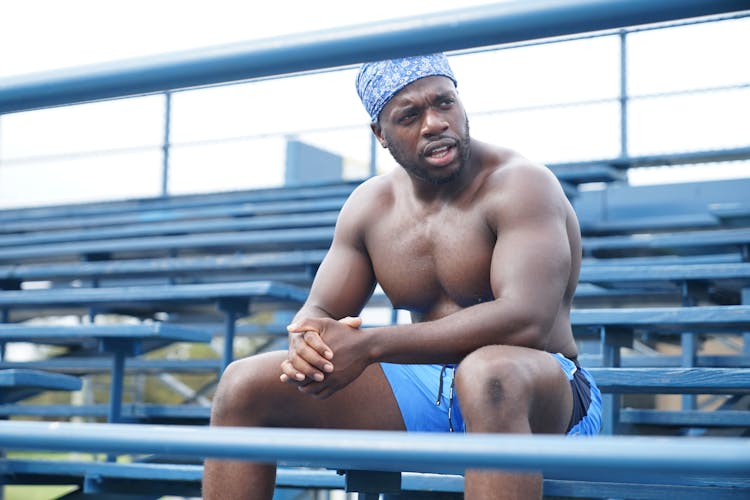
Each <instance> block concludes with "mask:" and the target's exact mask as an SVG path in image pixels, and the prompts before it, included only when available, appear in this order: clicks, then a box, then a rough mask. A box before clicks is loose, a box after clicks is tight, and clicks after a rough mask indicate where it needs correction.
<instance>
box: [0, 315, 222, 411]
mask: <svg viewBox="0 0 750 500" xmlns="http://www.w3.org/2000/svg"><path fill="white" fill-rule="evenodd" d="M90 341H95V342H96V343H97V344H98V348H99V351H100V352H102V353H105V354H106V355H110V356H111V358H112V360H111V362H110V366H109V368H110V369H111V374H112V379H111V382H110V394H109V407H108V411H107V420H108V421H109V422H118V421H120V417H121V410H122V394H123V384H124V379H125V359H126V358H127V357H131V356H135V355H138V354H140V353H141V352H143V350H144V349H143V348H142V346H143V344H146V343H156V344H157V345H159V346H162V345H166V344H168V343H172V342H210V341H211V334H210V333H209V332H204V331H200V330H196V329H188V328H184V327H178V326H174V325H167V324H163V323H151V324H148V323H142V324H137V325H127V324H117V325H81V326H31V325H8V324H0V343H2V344H6V343H9V342H32V343H36V344H52V345H76V344H77V345H80V344H83V343H86V342H90ZM42 409H43V410H44V409H46V408H44V405H43V406H42Z"/></svg>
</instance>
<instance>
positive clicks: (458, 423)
mask: <svg viewBox="0 0 750 500" xmlns="http://www.w3.org/2000/svg"><path fill="white" fill-rule="evenodd" d="M357 90H358V92H359V95H360V97H361V99H362V101H363V103H364V105H365V108H366V109H367V111H368V112H369V114H370V116H371V118H372V125H371V127H372V131H373V133H374V134H375V136H376V137H377V139H378V141H380V144H381V145H382V146H383V147H384V148H388V150H389V151H390V153H391V154H392V155H393V157H394V159H395V160H396V161H397V162H398V164H399V165H400V167H401V168H398V169H396V170H394V171H392V172H390V173H388V174H385V175H381V176H376V177H374V178H371V179H369V180H367V181H366V182H364V183H363V184H362V185H361V186H359V187H358V188H357V189H356V190H355V191H354V192H353V193H352V195H351V197H350V198H349V199H348V200H347V202H346V204H345V205H344V207H343V208H342V210H341V213H340V216H339V219H338V222H337V224H336V230H335V235H334V239H333V243H332V245H331V248H330V250H329V252H328V254H327V256H326V257H325V259H324V261H323V263H322V264H321V266H320V269H319V271H318V273H317V275H316V277H315V280H314V283H313V285H312V288H311V290H310V295H309V297H308V299H307V301H306V303H305V304H304V306H303V307H302V308H301V309H300V311H299V312H298V313H297V315H296V317H295V319H294V321H293V323H292V324H291V325H290V326H289V349H288V351H282V352H272V353H267V354H261V355H257V356H252V357H249V358H246V359H242V360H239V361H236V362H234V363H232V364H231V365H230V366H229V367H228V368H227V370H226V371H225V373H224V375H223V377H222V379H221V382H220V384H219V387H218V390H217V393H216V396H215V399H214V405H213V412H212V416H211V424H212V425H216V426H269V427H319V428H322V427H325V428H345V429H383V430H403V429H406V430H409V431H443V432H448V431H456V432H494V433H557V434H564V433H567V434H582V435H586V434H595V433H596V432H597V431H598V427H599V422H600V409H601V398H600V394H599V391H598V389H597V388H596V385H595V383H594V381H593V380H592V379H591V377H590V375H589V374H588V373H587V372H586V371H585V369H582V368H580V366H578V363H577V361H576V356H577V349H576V344H575V342H574V339H573V335H572V331H571V327H570V318H569V316H570V308H571V302H572V300H573V293H574V291H575V288H576V285H577V281H578V273H579V268H580V261H581V241H580V231H579V227H578V222H577V220H576V215H575V213H574V211H573V209H572V207H571V205H570V204H569V203H568V200H567V199H566V197H565V195H564V194H563V191H562V189H561V187H560V184H559V182H558V181H557V179H556V178H555V177H554V175H553V174H552V173H551V172H550V170H549V169H547V168H545V167H544V166H541V165H537V164H535V163H533V162H531V161H529V160H528V159H526V158H524V157H523V156H521V155H519V154H518V153H516V152H514V151H511V150H509V149H505V148H502V147H497V146H493V145H490V144H487V143H484V142H480V141H477V140H474V139H472V138H471V137H470V135H469V124H468V120H467V116H466V112H465V110H464V108H463V105H462V104H461V101H460V99H459V96H458V93H457V90H456V79H455V77H454V75H453V73H452V71H451V68H450V67H449V64H448V61H447V59H446V58H445V56H443V55H442V54H436V55H429V56H419V57H413V58H405V59H397V60H389V61H380V62H376V63H371V64H365V65H363V66H362V68H361V70H360V72H359V75H358V77H357ZM376 283H378V284H380V286H381V287H382V289H383V290H384V291H385V293H386V294H387V296H388V298H389V299H390V300H391V302H392V303H393V305H394V306H395V307H396V308H399V309H405V310H408V311H410V312H411V317H412V322H411V324H399V325H392V326H384V327H373V328H360V326H361V325H360V321H359V319H357V316H358V315H359V313H360V311H361V310H362V309H363V307H364V306H365V305H366V303H367V301H368V299H369V298H370V296H371V294H372V292H373V290H374V288H375V285H376ZM571 446H574V444H572V443H571ZM274 474H275V467H273V466H270V465H263V464H253V463H246V462H234V461H216V460H209V461H207V462H206V467H205V479H204V494H205V498H206V499H207V500H215V499H220V498H227V499H239V498H253V499H261V498H271V496H272V493H273V484H274ZM465 479H466V480H465V495H466V498H472V499H476V498H485V499H489V498H491V499H499V498H539V497H540V496H541V492H542V478H541V476H539V475H538V474H518V473H506V472H503V471H467V473H466V477H465Z"/></svg>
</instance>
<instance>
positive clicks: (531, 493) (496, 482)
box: [455, 345, 573, 499]
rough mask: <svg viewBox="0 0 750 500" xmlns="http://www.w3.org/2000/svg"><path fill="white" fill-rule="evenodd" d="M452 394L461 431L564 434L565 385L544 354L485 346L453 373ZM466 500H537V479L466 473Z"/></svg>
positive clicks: (568, 397) (568, 408) (568, 403)
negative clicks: (457, 405) (461, 419)
mask: <svg viewBox="0 0 750 500" xmlns="http://www.w3.org/2000/svg"><path fill="white" fill-rule="evenodd" d="M455 383H456V393H457V395H458V399H459V401H460V403H461V413H462V414H463V417H464V421H465V423H466V430H467V432H496V433H523V434H529V433H557V434H563V433H565V431H566V429H567V426H568V423H569V421H570V416H571V412H572V408H573V396H572V394H571V389H570V382H569V381H568V378H567V377H566V375H565V373H564V372H563V371H562V370H561V368H560V365H559V364H558V362H557V361H556V360H555V359H554V358H553V357H552V356H550V355H549V354H547V353H545V352H542V351H538V350H535V349H529V348H525V347H515V346H501V345H497V346H487V347H483V348H481V349H478V350H476V351H475V352H473V353H471V354H469V355H468V356H467V357H466V358H465V359H464V360H463V361H462V362H461V364H460V365H459V368H458V370H457V371H456V382H455ZM465 493H466V498H469V499H489V498H492V499H500V498H503V499H506V498H507V499H529V498H541V497H542V477H541V475H539V474H517V473H516V474H510V473H506V472H488V471H467V473H466V481H465Z"/></svg>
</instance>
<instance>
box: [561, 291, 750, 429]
mask: <svg viewBox="0 0 750 500" xmlns="http://www.w3.org/2000/svg"><path fill="white" fill-rule="evenodd" d="M571 322H572V324H573V329H574V333H575V335H576V338H577V339H579V340H580V339H583V338H585V337H586V336H587V335H588V336H593V337H595V338H599V339H600V342H601V354H600V355H601V361H600V366H601V368H595V367H594V366H591V367H590V370H591V371H592V373H594V374H595V375H594V376H595V377H596V380H597V383H601V384H602V392H605V393H607V394H605V395H604V397H603V402H604V416H603V432H604V433H608V434H611V433H616V432H617V431H618V428H619V425H620V422H621V419H620V413H621V401H620V394H624V393H641V394H654V393H665V394H666V393H669V394H746V393H747V391H746V388H747V387H750V368H748V365H749V364H750V352H747V351H745V352H742V353H740V354H739V355H738V356H735V357H734V358H733V360H735V361H740V362H739V363H738V365H739V366H735V367H732V368H729V367H725V368H717V367H715V366H710V367H706V366H702V367H694V365H695V350H694V349H695V342H694V340H695V337H696V336H697V335H699V334H702V333H733V334H737V335H742V334H743V333H744V332H746V331H747V330H748V329H750V305H740V306H698V307H666V308H659V307H657V308H634V309H629V308H627V309H626V308H607V309H587V310H574V311H572V312H571ZM643 333H647V334H661V335H673V336H679V337H680V339H681V343H682V347H683V352H682V354H681V355H680V359H679V361H680V364H681V365H682V366H681V367H680V368H674V367H658V364H659V361H660V360H659V358H660V355H655V356H654V357H653V360H652V361H653V362H652V365H651V366H649V367H641V368H622V367H621V366H620V365H621V359H622V358H621V354H620V348H621V347H631V346H632V344H633V339H634V337H635V336H636V335H639V334H643ZM582 359H584V360H585V359H586V357H585V356H582ZM743 365H744V366H743ZM587 366H589V365H588V364H587ZM685 410H687V413H683V412H679V411H677V412H671V413H670V412H664V413H658V412H657V411H646V410H641V411H636V412H626V413H627V415H628V416H627V417H626V420H627V421H628V423H631V424H633V423H638V422H637V418H641V417H642V418H643V420H644V422H643V423H646V421H650V422H652V423H654V422H657V421H659V422H661V423H662V424H663V425H672V426H680V425H683V423H686V424H688V425H700V424H702V425H706V426H715V425H734V424H736V423H737V422H740V423H742V422H747V419H748V412H746V411H743V412H740V413H731V412H730V413H726V412H724V411H712V412H705V411H704V412H696V411H694V410H693V409H692V408H685ZM701 417H705V418H703V419H702V421H701Z"/></svg>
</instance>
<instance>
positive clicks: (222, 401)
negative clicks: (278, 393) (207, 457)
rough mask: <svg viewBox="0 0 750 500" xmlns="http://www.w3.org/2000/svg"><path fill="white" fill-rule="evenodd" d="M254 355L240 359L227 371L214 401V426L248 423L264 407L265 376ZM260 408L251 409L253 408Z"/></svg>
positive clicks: (212, 412)
mask: <svg viewBox="0 0 750 500" xmlns="http://www.w3.org/2000/svg"><path fill="white" fill-rule="evenodd" d="M258 365H259V363H258V362H256V360H254V359H252V358H247V359H242V360H237V361H234V362H232V363H230V364H229V366H227V367H226V369H225V370H224V373H223V374H222V375H221V379H220V380H219V385H218V387H217V388H216V393H215V394H214V398H213V402H212V404H211V425H248V424H250V423H251V422H249V421H248V419H249V418H251V417H252V415H256V414H257V409H258V408H260V407H261V404H260V401H261V397H262V396H263V392H264V391H263V386H264V381H263V379H264V377H263V373H262V369H261V368H260V367H259V366H258ZM253 408H254V409H256V411H250V410H251V409H253Z"/></svg>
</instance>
